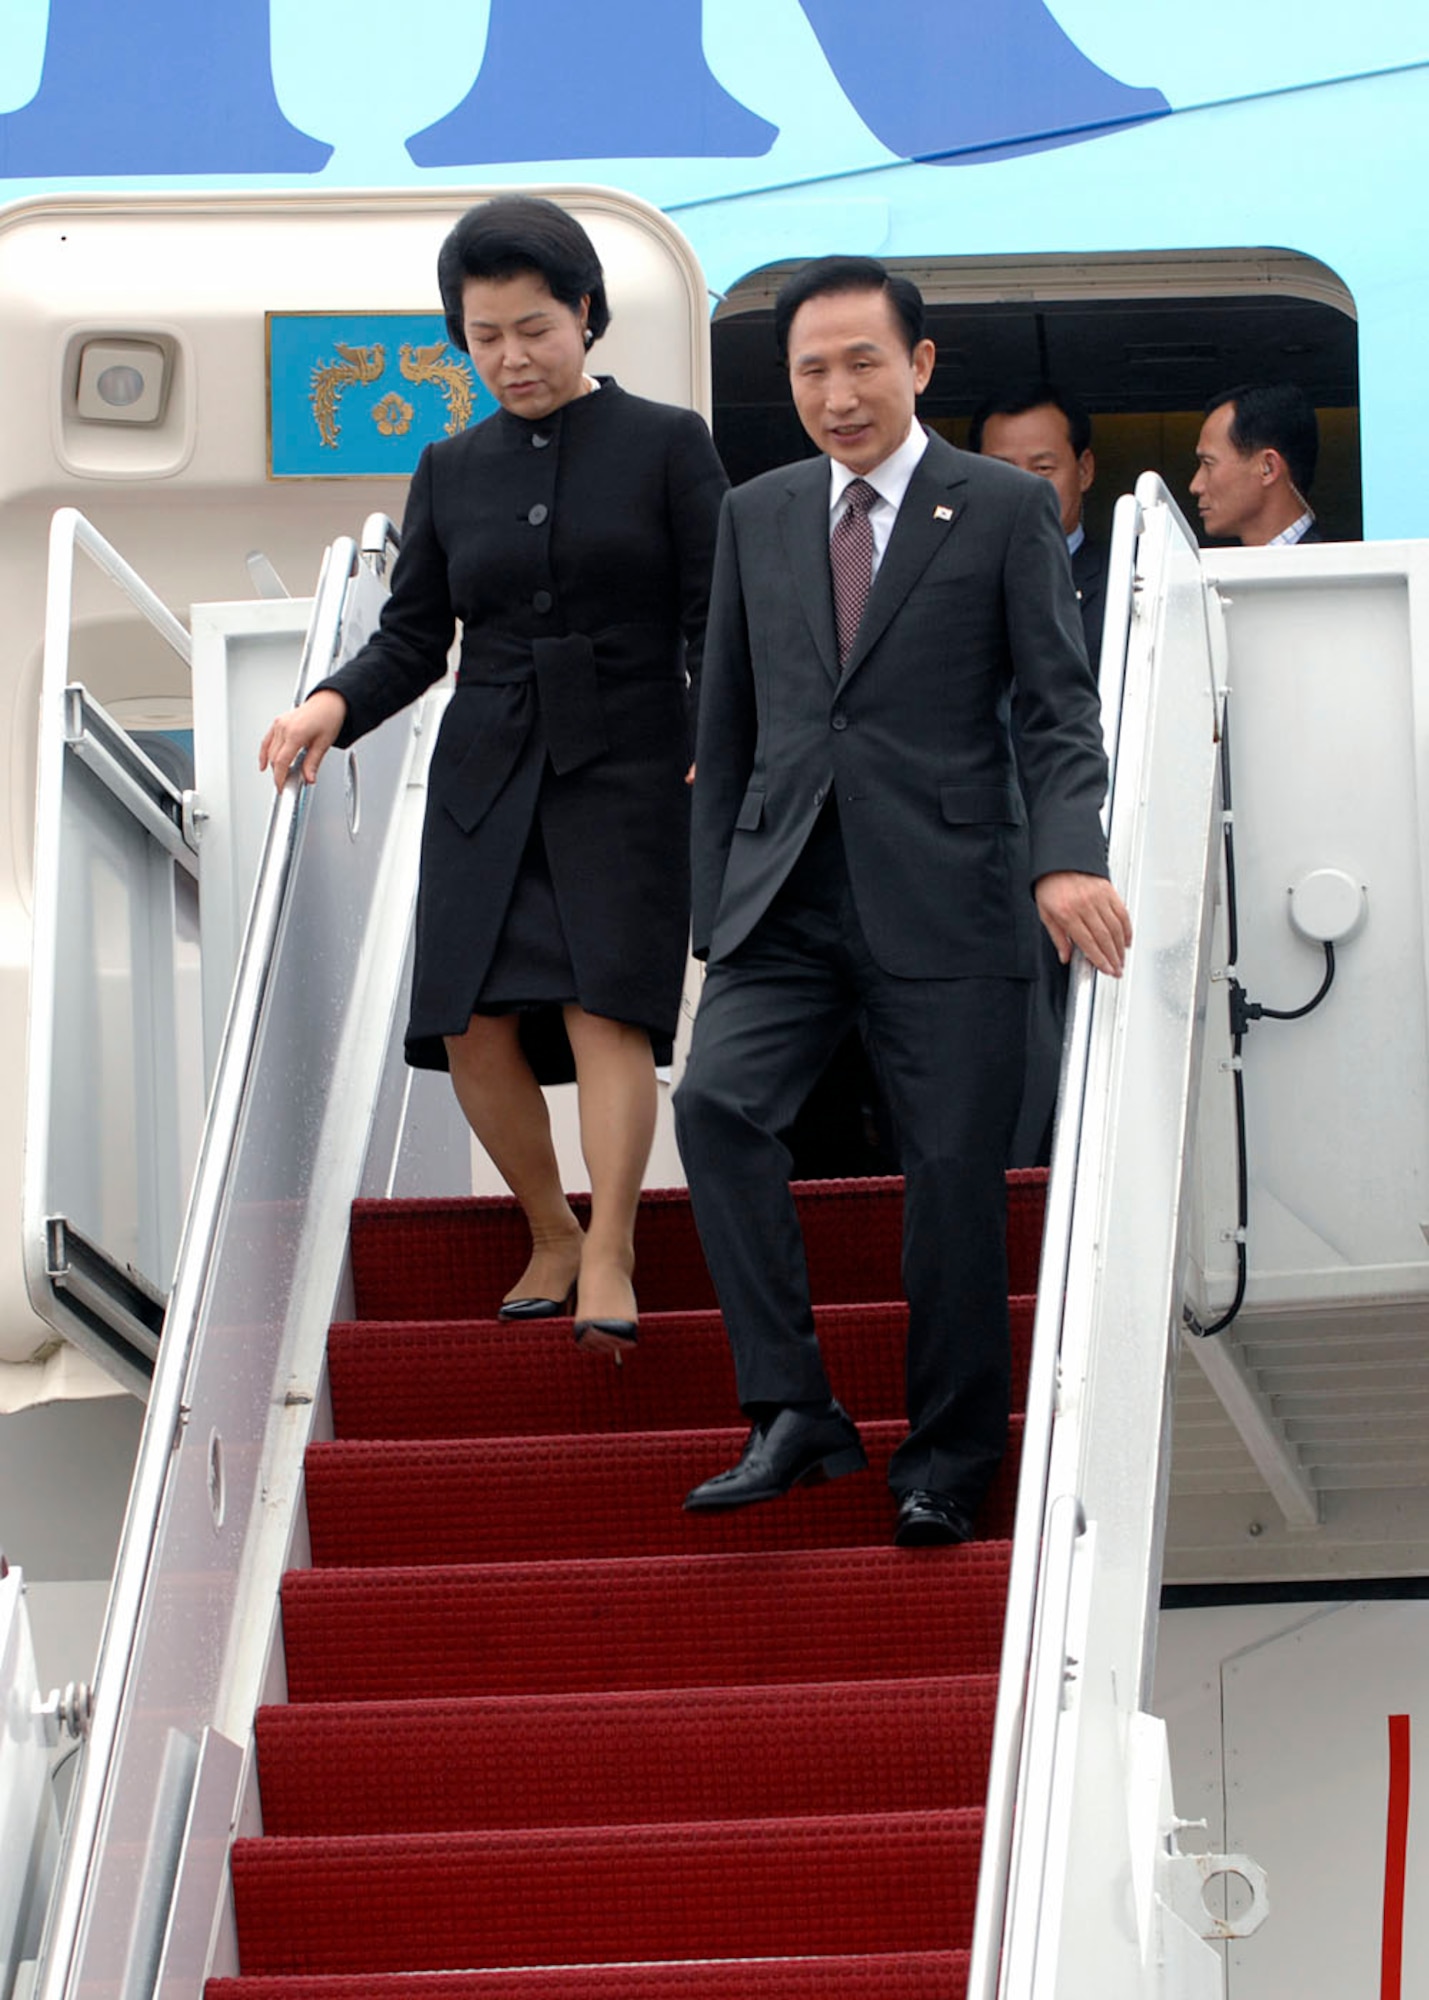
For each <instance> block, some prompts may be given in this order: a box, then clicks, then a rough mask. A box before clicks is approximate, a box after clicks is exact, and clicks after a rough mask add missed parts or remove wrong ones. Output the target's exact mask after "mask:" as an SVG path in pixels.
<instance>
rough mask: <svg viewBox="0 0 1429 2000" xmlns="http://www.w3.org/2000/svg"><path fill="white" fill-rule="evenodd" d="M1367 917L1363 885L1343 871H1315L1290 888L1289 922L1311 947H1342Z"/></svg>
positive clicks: (1367, 907) (1327, 869) (1317, 869)
mask: <svg viewBox="0 0 1429 2000" xmlns="http://www.w3.org/2000/svg"><path fill="white" fill-rule="evenodd" d="M1368 915H1369V898H1368V896H1367V895H1366V893H1365V889H1364V885H1363V883H1360V882H1357V881H1356V880H1355V878H1354V876H1353V875H1347V874H1346V873H1345V871H1344V869H1343V868H1315V869H1312V870H1311V872H1310V873H1309V874H1308V875H1302V876H1301V877H1300V880H1299V881H1298V882H1292V884H1291V885H1290V921H1291V923H1292V924H1293V925H1294V927H1295V929H1296V930H1297V931H1298V932H1299V933H1300V935H1301V937H1303V938H1308V939H1309V940H1310V942H1311V944H1343V943H1344V942H1345V940H1346V939H1347V938H1352V937H1355V936H1357V935H1358V933H1359V932H1360V931H1362V930H1363V929H1364V922H1365V918H1366V917H1367V916H1368Z"/></svg>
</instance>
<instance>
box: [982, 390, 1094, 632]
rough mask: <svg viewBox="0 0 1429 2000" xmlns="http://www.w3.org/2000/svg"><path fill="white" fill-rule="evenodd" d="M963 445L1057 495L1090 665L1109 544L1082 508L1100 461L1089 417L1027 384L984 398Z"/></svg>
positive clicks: (1065, 398)
mask: <svg viewBox="0 0 1429 2000" xmlns="http://www.w3.org/2000/svg"><path fill="white" fill-rule="evenodd" d="M968 450H969V451H976V452H981V453H982V455H983V457H985V458H1000V459H1001V460H1002V462H1003V464H1004V465H1016V466H1020V467H1021V468H1022V470H1023V471H1024V472H1035V473H1036V474H1037V476H1038V478H1039V479H1047V480H1050V481H1051V483H1052V487H1053V489H1054V491H1055V492H1056V495H1057V505H1058V507H1059V508H1060V510H1061V515H1062V533H1063V534H1064V535H1065V536H1066V537H1067V554H1068V556H1069V557H1070V559H1071V564H1072V582H1073V583H1074V585H1075V586H1076V591H1077V602H1078V604H1079V605H1080V606H1081V609H1082V632H1083V635H1084V637H1085V639H1086V642H1087V658H1088V659H1089V660H1090V661H1091V663H1092V668H1093V670H1095V668H1096V665H1097V662H1098V660H1099V659H1100V658H1101V649H1102V620H1103V617H1104V615H1105V612H1106V564H1107V549H1106V544H1105V543H1104V542H1094V541H1090V540H1089V539H1088V537H1087V530H1086V523H1085V522H1084V521H1083V519H1082V509H1083V506H1084V504H1085V501H1086V497H1087V494H1088V492H1089V491H1090V490H1091V484H1092V481H1093V480H1094V479H1095V478H1096V476H1097V462H1096V458H1095V457H1094V455H1093V453H1092V420H1091V418H1090V417H1089V416H1088V415H1087V413H1086V411H1085V410H1084V409H1083V408H1082V406H1081V404H1080V403H1079V402H1078V401H1077V400H1076V398H1075V397H1074V396H1069V395H1067V393H1066V392H1065V391H1064V390H1062V389H1059V388H1057V387H1056V385H1055V384H1054V383H1052V382H1041V381H1039V382H1027V383H1025V384H1023V385H1022V386H1021V387H1018V388H1009V389H1004V390H1002V391H1000V392H999V393H998V394H996V395H993V396H989V397H988V398H987V400H986V401H985V402H984V403H983V404H982V405H981V406H980V408H979V409H978V410H977V411H976V413H975V414H974V416H973V420H972V423H971V424H970V425H969V427H968Z"/></svg>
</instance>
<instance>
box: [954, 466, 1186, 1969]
mask: <svg viewBox="0 0 1429 2000" xmlns="http://www.w3.org/2000/svg"><path fill="white" fill-rule="evenodd" d="M1118 530H1119V534H1118V537H1117V538H1115V540H1114V553H1113V573H1112V576H1111V577H1110V579H1109V586H1108V589H1109V619H1115V620H1117V621H1118V623H1116V624H1115V625H1113V624H1109V627H1108V633H1107V643H1106V645H1105V646H1104V649H1103V656H1102V676H1101V679H1102V689H1103V702H1104V712H1105V714H1106V716H1107V718H1108V724H1107V726H1108V736H1109V742H1108V749H1109V753H1110V761H1111V764H1112V771H1113V784H1112V793H1111V799H1110V806H1109V823H1108V844H1109V852H1110V855H1111V862H1112V873H1113V877H1114V879H1115V880H1116V881H1117V883H1118V885H1119V886H1120V887H1121V888H1122V891H1123V894H1124V896H1125V898H1126V901H1127V903H1128V906H1129V907H1130V908H1131V911H1132V915H1133V920H1134V923H1135V927H1136V939H1135V942H1134V944H1133V947H1132V953H1131V955H1130V957H1129V959H1128V964H1127V971H1126V975H1125V977H1124V978H1123V979H1122V980H1121V981H1120V982H1118V983H1116V984H1115V985H1113V984H1111V983H1110V982H1103V981H1101V980H1096V979H1094V978H1093V977H1092V976H1091V975H1090V974H1089V973H1087V972H1085V971H1083V972H1082V974H1081V975H1080V977H1079V978H1078V980H1077V981H1076V983H1075V985H1074V991H1073V1004H1072V1008H1071V1015H1070V1022H1069V1028H1068V1035H1067V1045H1066V1051H1065V1055H1064V1074H1063V1102H1062V1107H1061V1110H1060V1112H1059V1120H1058V1127H1057V1132H1056V1136H1055V1140H1054V1150H1053V1164H1052V1173H1051V1178H1050V1183H1049V1191H1048V1216H1047V1227H1046V1234H1045V1237H1044V1246H1043V1261H1042V1267H1041V1273H1040V1277H1039V1296H1038V1308H1037V1321H1036V1327H1035V1333H1034V1351H1033V1361H1032V1373H1031V1382H1030V1386H1029V1398H1028V1406H1027V1418H1026V1433H1025V1436H1026V1443H1025V1446H1024V1462H1023V1469H1022V1477H1021V1484H1020V1487H1019V1496H1018V1512H1017V1522H1016V1531H1015V1532H1016V1542H1015V1546H1014V1552H1013V1564H1012V1573H1011V1579H1010V1586H1009V1603H1008V1613H1007V1623H1006V1630H1005V1637H1004V1652H1003V1675H1002V1684H1001V1687H1000V1690H999V1698H998V1714H997V1720H996V1723H995V1728H994V1746H993V1761H992V1768H991V1772H990V1777H989V1791H988V1818H987V1832H986V1836H985V1846H984V1856H983V1870H982V1875H981V1878H980V1881H979V1892H978V1909H977V1917H976V1928H975V1934H974V1943H973V1955H972V1964H971V1968H970V1979H969V1986H968V1993H969V2000H993V1996H995V1995H998V1996H1002V2000H1033V1996H1034V1995H1035V1996H1037V2000H1044V1996H1045V2000H1051V1996H1053V1995H1055V1996H1057V2000H1066V1996H1071V1995H1078V1996H1079V1995H1081V1994H1082V1993H1084V1992H1088V1991H1092V1990H1096V1991H1097V1992H1099V1993H1100V1994H1102V1995H1104V1996H1105V2000H1123V1996H1124V2000H1131V1996H1132V1995H1133V1994H1139V1993H1141V1992H1142V1991H1150V1990H1153V1989H1152V1988H1151V1987H1148V1986H1146V1985H1145V1984H1144V1977H1145V1967H1144V1966H1143V1965H1142V1964H1141V1963H1140V1962H1139V1961H1138V1962H1137V1963H1135V1964H1133V1960H1134V1959H1136V1955H1137V1953H1138V1952H1141V1951H1142V1950H1143V1949H1144V1948H1146V1939H1145V1937H1144V1936H1142V1935H1140V1934H1139V1933H1138V1934H1137V1935H1133V1936H1130V1937H1129V1936H1128V1933H1127V1924H1126V1921H1125V1914H1126V1907H1127V1902H1128V1897H1129V1895H1130V1888H1129V1883H1130V1878H1131V1870H1130V1864H1129V1851H1130V1849H1129V1843H1130V1841H1131V1839H1132V1834H1131V1830H1130V1824H1129V1814H1128V1812H1127V1810H1126V1800H1125V1797H1124V1796H1123V1794H1124V1793H1125V1792H1126V1790H1127V1789H1128V1782H1129V1781H1128V1776H1127V1772H1126V1771H1125V1770H1124V1769H1123V1765H1124V1764H1125V1761H1126V1757H1127V1754H1128V1753H1127V1751H1126V1748H1125V1745H1126V1743H1127V1742H1128V1741H1129V1740H1130V1739H1131V1737H1132V1736H1133V1734H1134V1731H1133V1728H1132V1725H1133V1722H1134V1719H1135V1717H1136V1715H1137V1714H1138V1712H1139V1709H1140V1704H1141V1702H1142V1701H1143V1699H1144V1697H1145V1690H1146V1685H1147V1680H1148V1674H1149V1660H1150V1650H1151V1648H1150V1634H1151V1633H1152V1631H1153V1630H1154V1617H1155V1600H1156V1592H1157V1589H1158V1587H1159V1574H1160V1535H1161V1532H1162V1509H1163V1503H1164V1488H1165V1452H1166V1445H1167V1432H1168V1425H1167V1415H1168V1411H1169V1402H1168V1396H1169V1390H1168V1380H1169V1374H1170V1360H1171V1356H1172V1355H1173V1353H1174V1347H1175V1341H1176V1339H1177V1318H1178V1315H1177V1313H1176V1312H1174V1311H1173V1310H1172V1301H1173V1299H1174V1298H1175V1297H1176V1296H1177V1292H1176V1287H1177V1281H1178V1272H1179V1263H1180V1258H1181V1255H1182V1235H1183V1229H1182V1222H1181V1217H1182V1208H1183V1196H1184V1193H1185V1176H1186V1166H1185V1161H1186V1154H1187V1139H1188V1134H1189V1130H1190V1116H1191V1112H1190V1102H1191V1097H1192V1095H1193V1086H1194V1081H1195V1077H1196V1073H1197V1063H1198V1057H1199V1047H1200V1018H1201V1010H1202V1007H1203V1002H1204V982H1205V979H1206V976H1207V972H1208V957H1207V953H1208V940H1207V931H1208V922H1207V913H1208V910H1209V880H1210V870H1211V866H1212V852H1213V834H1214V827H1213V801H1214V795H1215V784H1216V778H1215V768H1216V767H1215V736H1216V722H1217V716H1216V705H1215V691H1214V687H1213V682H1212V677H1211V674H1210V672H1209V670H1208V666H1207V641H1206V630H1205V612H1204V599H1203V593H1202V590H1201V582H1200V570H1199V555H1198V552H1197V550H1196V544H1195V538H1194V536H1193V535H1192V534H1191V532H1190V530H1189V529H1188V528H1187V527H1186V525H1185V523H1184V521H1182V519H1181V517H1180V515H1179V513H1178V512H1177V510H1176V508H1175V506H1174V503H1173V502H1172V501H1171V499H1170V496H1169V495H1168V494H1167V493H1166V492H1165V489H1164V488H1163V487H1162V486H1161V484H1160V482H1159V481H1157V480H1155V479H1154V478H1152V477H1151V476H1150V475H1148V476H1147V477H1146V478H1145V479H1143V480H1142V481H1141V482H1139V483H1138V487H1137V493H1136V497H1135V500H1134V501H1133V500H1123V501H1122V502H1121V503H1119V508H1118ZM1053 1495H1055V1496H1056V1498H1055V1499H1054V1498H1052V1496H1053ZM1084 1519H1085V1523H1086V1527H1085V1532H1083V1531H1082V1524H1083V1520H1084ZM1074 1578H1075V1603H1076V1607H1077V1608H1076V1612H1075V1618H1074V1622H1077V1623H1078V1626H1079V1630H1078V1634H1077V1636H1076V1638H1075V1642H1074V1643H1075V1648H1076V1652H1077V1657H1078V1660H1079V1662H1080V1666H1079V1669H1078V1671H1077V1674H1076V1678H1075V1681H1072V1680H1069V1678H1068V1676H1069V1673H1070V1671H1071V1669H1070V1666H1069V1654H1070V1651H1071V1646H1072V1644H1073V1642H1072V1641H1069V1638H1068V1619H1069V1617H1071V1616H1072V1615H1073V1614H1072V1612H1071V1606H1072V1604H1073V1600H1074V1588H1073V1580H1074ZM1118 1746H1120V1747H1118ZM1168 1837H1169V1835H1168ZM1153 1872H1154V1871H1153V1870H1152V1869H1150V1868H1149V1867H1148V1868H1147V1869H1146V1870H1145V1871H1143V1877H1144V1878H1145V1879H1149V1878H1150V1876H1151V1874H1152V1873H1153ZM1124 1878H1125V1879H1124ZM1118 1896H1120V1900H1119V1901H1118V1900H1117V1898H1118ZM1089 1925H1090V1926H1092V1927H1093V1928H1094V1929H1095V1927H1096V1926H1097V1925H1099V1926H1100V1929H1099V1930H1096V1936H1097V1938H1098V1939H1099V1942H1098V1943H1097V1945H1096V1946H1095V1951H1094V1956H1093V1957H1090V1958H1086V1959H1083V1958H1082V1957H1081V1956H1079V1952H1080V1950H1081V1948H1082V1946H1083V1945H1086V1946H1087V1949H1088V1951H1092V1950H1093V1947H1092V1946H1091V1945H1090V1944H1089V1943H1088V1939H1089V1936H1090V1935H1091V1933H1090V1932H1089V1931H1088V1928H1087V1927H1088V1926H1089ZM1079 1982H1080V1983H1079ZM1089 1982H1090V1983H1089Z"/></svg>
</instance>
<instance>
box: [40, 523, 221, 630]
mask: <svg viewBox="0 0 1429 2000" xmlns="http://www.w3.org/2000/svg"><path fill="white" fill-rule="evenodd" d="M76 549H83V550H84V552H85V554H86V555H87V556H88V557H89V559H90V561H91V562H93V563H94V565H95V566H96V568H98V569H101V570H103V571H104V574H105V575H106V576H107V577H109V578H110V579H111V580H112V581H113V582H114V583H117V584H118V586H119V588H120V589H121V590H122V591H123V592H124V595H125V596H126V597H127V598H128V599H129V600H130V602H131V603H132V604H133V605H134V607H135V609H136V610H137V611H141V612H142V613H143V615H144V616H145V617H146V618H147V619H148V621H149V623H150V624H151V625H152V626H153V627H154V629H155V631H156V632H158V633H160V634H161V635H162V636H163V637H164V638H165V639H166V640H167V641H168V643H169V644H170V645H171V646H172V647H173V649H174V651H175V652H176V653H177V654H178V655H179V657H180V658H181V659H182V660H183V661H184V663H185V665H187V666H192V665H193V641H192V639H191V638H190V637H189V631H188V627H187V626H186V625H183V624H181V623H180V622H179V620H178V619H177V618H175V616H174V614H173V612H172V611H170V609H169V607H168V605H167V604H165V603H164V601H163V599H162V598H160V597H156V596H155V594H154V592H153V591H152V590H150V588H149V586H148V584H147V583H145V581H144V579H143V577H141V576H140V575H139V573H138V571H137V570H134V569H131V568H130V566H129V564H128V563H127V562H125V560H124V558H123V556H121V555H120V554H119V551H118V550H117V549H114V548H111V547H110V545H109V543H108V542H106V541H105V539H104V537H103V535H101V534H100V532H99V530H98V528H96V527H95V526H94V525H93V523H92V522H90V521H87V520H86V519H85V518H84V516H83V514H81V513H80V512H79V510H78V508H76V507H61V508H60V509H59V511H58V512H57V513H56V514H55V516H54V519H53V520H52V521H51V522H50V557H49V560H50V568H49V586H48V589H47V591H46V595H45V657H46V658H47V659H50V658H58V657H60V655H61V654H64V655H67V654H68V652H69V631H70V612H71V606H72V603H73V599H74V552H75V550H76ZM52 648H53V649H54V650H53V652H52V650H51V649H52Z"/></svg>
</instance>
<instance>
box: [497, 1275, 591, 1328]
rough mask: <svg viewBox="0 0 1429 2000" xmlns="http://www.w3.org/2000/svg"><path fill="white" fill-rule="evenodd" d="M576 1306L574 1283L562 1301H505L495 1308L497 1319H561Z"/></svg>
mask: <svg viewBox="0 0 1429 2000" xmlns="http://www.w3.org/2000/svg"><path fill="white" fill-rule="evenodd" d="M575 1304H576V1288H575V1282H574V1280H572V1283H571V1288H570V1290H569V1291H568V1292H567V1293H566V1296H565V1297H564V1298H563V1299H507V1301H506V1303H505V1304H504V1305H500V1306H498V1307H497V1308H496V1317H497V1318H498V1319H561V1318H562V1317H564V1315H565V1314H566V1313H569V1312H574V1310H575Z"/></svg>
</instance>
